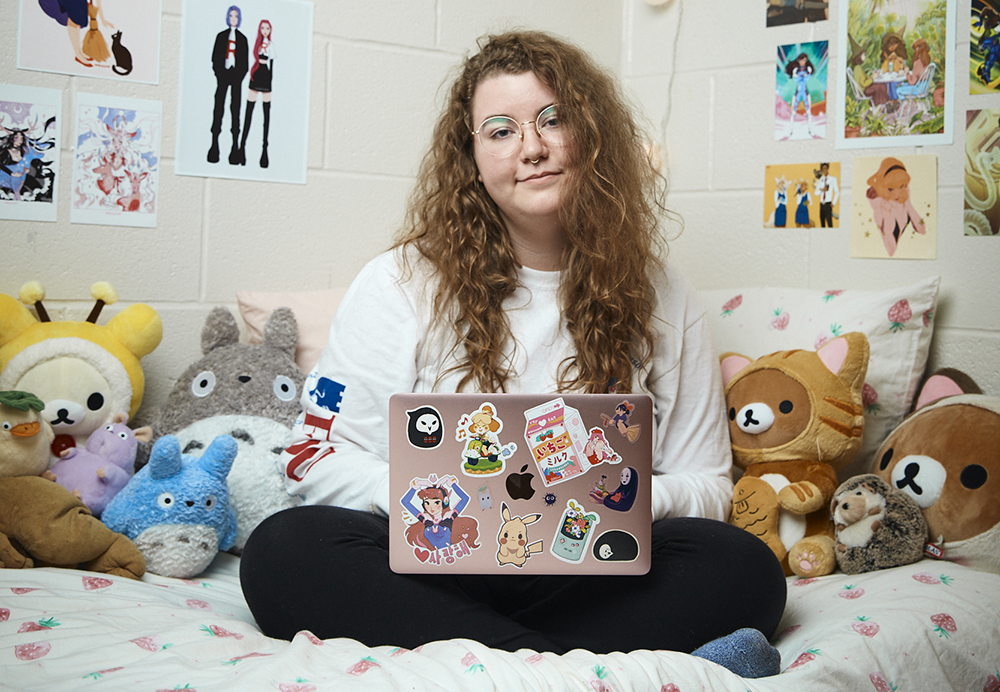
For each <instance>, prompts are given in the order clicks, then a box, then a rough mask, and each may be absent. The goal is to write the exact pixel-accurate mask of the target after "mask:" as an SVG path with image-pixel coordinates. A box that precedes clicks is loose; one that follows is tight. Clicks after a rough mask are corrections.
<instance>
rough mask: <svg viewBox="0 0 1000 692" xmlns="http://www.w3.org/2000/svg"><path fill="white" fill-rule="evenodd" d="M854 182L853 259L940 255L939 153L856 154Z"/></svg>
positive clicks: (926, 257) (923, 257)
mask: <svg viewBox="0 0 1000 692" xmlns="http://www.w3.org/2000/svg"><path fill="white" fill-rule="evenodd" d="M853 184H854V189H855V190H865V192H864V194H861V195H855V198H856V199H855V200H853V214H854V223H853V224H852V227H851V256H852V257H881V258H896V259H899V258H904V259H934V257H935V255H936V245H937V238H936V235H937V233H936V217H937V213H936V212H937V209H936V202H935V200H936V197H937V157H935V156H929V155H923V156H900V157H894V156H889V157H884V158H883V157H878V156H873V157H862V158H856V159H854V183H853ZM858 198H860V199H858Z"/></svg>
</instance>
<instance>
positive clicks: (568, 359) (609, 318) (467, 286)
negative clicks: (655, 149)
mask: <svg viewBox="0 0 1000 692" xmlns="http://www.w3.org/2000/svg"><path fill="white" fill-rule="evenodd" d="M644 141H645V140H644V138H643V136H642V133H641V132H640V131H639V130H638V128H637V126H636V124H635V121H634V119H633V117H632V114H631V112H630V111H629V109H628V107H627V106H626V104H625V103H624V101H623V98H622V97H621V95H620V92H619V89H618V87H617V85H616V83H615V82H614V80H613V79H612V78H611V77H609V76H608V75H607V74H605V73H604V72H603V71H602V70H600V69H599V68H597V67H596V66H595V65H594V63H593V62H592V61H591V60H590V59H589V58H588V57H587V56H586V55H585V54H584V53H583V52H582V51H580V50H579V49H578V48H576V47H574V46H572V45H569V44H567V43H565V42H563V41H561V40H559V39H556V38H554V37H551V36H549V35H547V34H541V33H534V32H518V33H510V34H503V35H499V36H492V37H487V38H485V39H483V40H482V42H481V44H480V50H479V52H478V53H477V54H476V55H474V56H472V57H470V58H469V59H467V60H466V61H465V63H464V66H463V69H462V71H461V74H460V75H459V76H458V78H457V79H456V81H455V82H454V84H453V86H452V88H451V91H450V95H449V98H448V102H447V105H446V107H445V109H444V113H442V114H441V116H440V117H439V118H438V119H437V120H436V121H435V130H434V137H433V144H432V146H431V150H430V152H429V153H428V154H427V156H426V157H425V159H424V162H423V164H422V168H421V170H420V172H419V174H418V176H417V180H418V181H419V182H418V183H417V188H416V190H415V191H414V193H413V196H412V199H411V204H410V209H409V213H408V216H407V223H406V226H405V228H404V229H403V233H402V234H401V236H400V238H399V240H398V242H397V243H396V246H395V247H394V248H393V249H392V250H391V251H390V252H387V253H386V254H383V255H381V256H379V257H377V258H376V259H374V260H373V261H372V262H371V263H369V264H368V266H367V267H366V268H365V269H364V270H362V272H361V273H360V274H359V276H358V277H357V278H356V279H355V281H354V283H353V285H352V287H351V289H350V291H349V292H348V294H347V295H346V296H345V298H344V300H343V302H342V303H341V305H340V307H339V310H338V312H337V316H336V318H335V320H334V324H333V325H332V327H331V337H330V341H329V343H328V344H327V347H326V348H325V350H324V352H323V355H322V357H321V360H320V362H319V363H318V365H317V367H316V371H315V373H314V375H315V376H316V377H322V378H326V379H329V380H332V381H334V382H336V383H339V386H342V387H343V393H342V397H341V398H340V400H339V402H338V403H337V405H336V409H337V412H336V416H335V418H334V419H333V421H332V426H331V428H330V431H329V435H326V433H325V431H324V432H321V433H319V434H318V435H315V436H314V437H308V436H307V435H306V430H305V429H297V431H296V434H297V435H298V436H299V437H298V439H297V440H296V441H295V442H294V443H293V445H292V446H291V448H290V449H291V450H301V451H303V453H306V452H307V451H308V452H309V453H310V454H311V456H309V458H308V459H304V457H301V456H300V457H293V456H292V455H291V454H286V457H285V458H286V459H292V460H293V462H294V463H295V464H296V466H295V468H294V469H292V468H289V473H288V476H289V478H290V480H289V481H288V483H289V485H290V486H291V487H290V489H291V491H292V492H296V493H301V494H302V495H303V496H304V497H305V500H306V503H308V504H309V505H313V506H304V507H299V508H296V509H294V510H291V511H286V512H282V513H279V514H276V515H274V516H272V517H270V518H269V519H267V520H265V522H263V523H262V524H261V526H260V527H258V529H257V530H256V531H255V532H254V534H253V535H252V536H251V537H250V539H249V541H248V542H247V544H246V548H245V550H244V553H243V559H242V561H241V580H242V584H243V589H244V593H245V594H246V597H247V602H248V603H249V604H250V608H251V610H252V612H253V613H254V616H255V618H256V619H257V622H258V624H259V626H260V627H261V629H262V630H263V631H264V632H265V633H266V634H268V635H271V636H276V637H283V638H291V637H293V636H294V635H295V633H296V632H297V631H299V630H301V629H310V630H311V631H312V632H313V633H315V634H317V635H319V636H321V637H351V638H355V639H358V640H360V641H362V642H364V643H365V644H367V645H370V646H372V645H382V644H392V645H395V646H404V647H414V646H418V645H420V644H423V643H425V641H426V639H427V633H426V630H424V629H423V628H422V626H421V624H420V622H418V621H413V620H412V619H410V618H405V617H401V616H400V615H401V614H403V613H405V612H409V611H410V610H411V609H412V606H413V604H414V603H427V604H430V603H433V604H435V608H439V609H441V610H442V611H443V612H448V613H449V614H450V615H451V616H450V617H449V618H446V619H444V620H443V621H442V622H440V623H439V627H437V628H436V629H435V632H434V637H435V638H437V639H449V638H454V637H466V638H473V639H476V640H478V641H480V642H482V643H484V644H486V645H488V646H491V647H497V648H502V649H507V650H512V651H513V650H517V649H519V648H530V649H534V650H536V651H552V652H559V653H562V652H565V651H568V650H570V649H572V648H576V647H582V648H587V649H590V650H591V651H599V652H608V651H613V650H621V651H631V650H634V649H640V648H647V649H671V650H679V651H688V652H690V651H692V650H694V649H695V648H696V647H699V646H700V645H702V644H705V643H706V642H710V641H713V640H717V639H718V640H719V641H715V642H714V643H713V644H712V645H711V646H709V647H708V649H703V650H702V651H700V653H701V654H705V655H710V656H712V657H713V660H717V661H720V662H723V661H729V662H730V665H734V667H735V668H737V669H738V670H740V672H741V673H745V674H747V675H761V674H771V673H775V672H777V665H778V664H777V661H776V653H777V652H776V651H775V650H774V649H773V648H771V647H770V646H769V645H768V644H767V642H766V638H765V637H766V636H770V635H771V634H772V633H773V631H774V629H775V627H776V626H777V623H778V621H779V619H780V617H781V614H782V611H783V608H784V602H785V579H784V574H783V572H782V569H781V567H780V566H779V564H778V562H777V560H776V559H775V557H774V555H773V553H771V551H770V550H769V549H767V547H766V546H765V545H764V543H763V542H762V541H760V540H758V539H757V538H755V537H753V536H752V535H750V534H749V533H746V532H744V531H740V530H738V529H736V528H735V527H733V526H730V525H729V524H726V523H724V521H723V520H725V519H726V518H727V517H728V514H729V507H730V498H731V493H732V481H731V476H730V471H731V463H732V462H731V453H730V443H729V439H728V435H727V423H726V418H725V403H724V399H723V395H722V386H721V375H720V371H719V365H718V361H717V358H716V356H715V354H714V349H713V345H712V341H711V335H710V332H709V327H708V323H707V320H706V315H705V311H704V309H703V308H702V307H701V306H700V304H699V303H698V301H697V299H696V296H695V293H694V291H693V289H692V288H691V286H690V284H689V283H688V282H687V281H685V280H684V278H683V277H682V276H681V275H680V274H679V273H678V272H677V271H675V270H674V269H673V268H672V267H671V268H668V267H665V266H664V263H663V262H662V261H661V260H660V259H659V257H658V254H657V251H658V250H659V249H660V248H658V245H659V239H660V237H661V235H660V227H659V216H658V213H659V212H661V211H662V209H663V208H662V206H661V203H660V202H661V199H662V195H663V193H664V191H663V188H662V185H661V182H662V177H661V176H659V174H658V173H657V172H656V171H655V170H654V169H653V168H652V166H651V165H650V160H649V157H648V156H647V154H646V151H645V149H644V147H643V142H644ZM431 390H438V391H459V390H467V391H479V392H503V391H507V392H517V391H545V392H557V391H565V392H569V391H579V392H607V391H617V392H620V393H627V392H631V391H636V392H639V391H642V392H648V393H649V394H650V395H652V396H653V398H654V399H655V402H656V404H655V406H656V419H655V425H654V426H653V428H654V429H652V430H649V431H648V434H649V435H651V436H652V438H653V440H654V449H655V461H654V469H655V474H656V475H655V476H654V478H653V479H652V483H653V489H652V495H653V508H652V510H653V515H654V517H655V518H656V521H655V523H654V525H653V543H652V549H651V550H652V553H653V555H652V562H653V565H652V568H651V570H650V572H649V574H647V575H644V576H641V577H595V576H590V577H567V576H566V575H552V576H527V577H526V576H524V575H511V574H507V575H496V576H482V575H449V576H435V575H420V576H417V575H397V574H395V573H393V572H392V571H390V569H389V566H388V556H387V548H388V543H389V537H388V528H387V526H388V525H387V521H386V519H385V516H384V515H387V514H389V513H390V512H398V511H399V509H398V505H397V504H396V503H394V502H392V500H391V498H390V497H389V493H388V464H387V461H386V459H387V447H388V439H387V434H386V427H387V424H386V416H387V409H388V399H389V397H390V395H391V394H393V393H395V392H400V391H431ZM303 404H304V405H306V406H308V407H310V408H309V410H310V411H312V412H315V413H316V414H317V415H324V413H325V417H327V418H329V417H330V413H331V411H329V410H328V411H325V412H321V411H319V410H318V409H317V407H316V404H315V403H313V402H312V400H311V399H310V397H309V395H308V393H306V394H305V396H304V397H303ZM643 434H647V433H646V431H644V433H643ZM303 469H305V470H303ZM290 585H294V586H293V588H289V586H290ZM587 593H592V594H606V595H609V594H615V597H617V598H620V599H621V600H622V601H626V602H628V604H627V605H626V607H625V610H626V612H629V613H631V614H633V615H634V618H633V617H631V616H630V622H629V623H628V626H627V627H621V628H613V629H611V628H607V627H603V626H595V624H594V622H593V619H592V616H591V615H589V613H588V609H587V608H581V607H579V599H580V596H581V594H587ZM749 594H752V597H750V596H748V595H749ZM456 614H459V615H456ZM742 628H753V630H745V629H742ZM738 630H739V631H738ZM731 633H733V634H731ZM762 633H763V634H762ZM725 635H729V636H726V637H725V638H724V639H719V638H721V637H723V636H725ZM733 661H738V662H739V663H741V664H745V667H743V668H740V667H739V666H736V665H735V664H734V663H733Z"/></svg>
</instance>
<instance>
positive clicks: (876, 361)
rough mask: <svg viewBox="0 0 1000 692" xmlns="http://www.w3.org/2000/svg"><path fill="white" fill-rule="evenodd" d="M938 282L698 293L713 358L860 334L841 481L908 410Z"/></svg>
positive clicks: (864, 463)
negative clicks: (860, 418) (854, 444)
mask: <svg viewBox="0 0 1000 692" xmlns="http://www.w3.org/2000/svg"><path fill="white" fill-rule="evenodd" d="M939 283H940V277H931V278H928V279H925V280H923V281H921V282H919V283H916V284H913V285H912V286H905V287H902V288H894V289H888V290H882V291H863V290H856V289H846V290H829V291H822V290H810V289H800V288H749V289H723V290H713V291H700V295H701V298H702V301H703V302H704V304H705V308H706V310H707V312H708V319H709V323H710V324H711V327H712V332H713V334H714V336H715V344H716V347H717V349H718V351H719V353H720V354H721V353H725V352H727V351H732V352H735V353H740V354H742V355H745V356H747V357H748V358H753V359H756V358H759V357H760V356H763V355H767V354H768V353H773V352H775V351H785V350H790V349H794V348H801V349H807V350H817V349H818V348H819V347H820V346H822V345H823V344H824V343H826V342H827V341H828V340H830V339H831V338H833V337H836V336H839V335H841V334H846V333H847V332H862V333H864V335H865V336H866V337H868V343H869V347H870V350H871V360H870V361H869V364H868V374H867V377H866V378H865V386H864V390H863V393H862V398H863V400H864V407H865V433H864V442H863V444H862V447H861V451H860V452H859V453H858V457H857V458H856V459H855V461H854V462H853V463H852V464H851V465H850V466H849V467H848V468H846V469H844V470H843V471H841V473H840V477H841V478H842V479H845V478H849V477H851V476H854V475H857V474H859V473H866V472H868V470H869V467H870V463H871V461H872V459H871V457H872V455H873V454H874V453H875V452H876V451H877V449H878V447H879V446H880V445H881V444H882V442H883V441H884V440H885V438H886V437H888V435H889V433H890V432H891V431H892V430H893V429H894V428H895V427H896V426H897V425H899V423H900V422H901V421H902V420H903V417H904V416H905V415H906V414H907V413H908V412H909V410H910V406H911V403H912V399H913V396H914V394H915V393H916V391H917V387H918V385H919V384H920V379H921V377H922V376H923V374H924V366H925V365H926V363H927V354H928V351H929V350H930V342H931V335H932V334H933V331H934V308H935V304H936V300H937V294H938V284H939Z"/></svg>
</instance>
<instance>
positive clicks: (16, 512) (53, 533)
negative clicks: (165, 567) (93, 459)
mask: <svg viewBox="0 0 1000 692" xmlns="http://www.w3.org/2000/svg"><path fill="white" fill-rule="evenodd" d="M44 407H45V405H44V404H43V403H42V401H41V400H40V399H38V398H37V397H35V396H33V395H32V394H29V393H27V392H17V391H9V392H0V567H3V568H6V569H22V568H27V567H45V566H51V567H78V566H81V565H82V566H84V567H85V568H86V569H88V570H90V571H93V572H103V573H105V574H115V575H118V576H122V577H129V578H130V579H138V578H140V577H141V576H142V575H143V573H144V572H145V571H146V562H145V560H144V558H143V556H142V553H140V552H139V549H138V548H136V547H135V545H134V544H133V543H132V541H130V540H129V539H128V538H126V537H125V536H123V535H121V534H119V533H115V532H114V531H112V530H111V529H109V528H108V527H107V526H105V525H104V524H102V523H101V521H100V520H99V519H97V518H95V517H94V516H92V515H91V513H90V510H89V509H87V507H86V506H84V504H83V503H82V502H80V500H79V499H77V498H76V497H74V496H73V494H72V493H71V492H69V491H68V490H66V488H64V487H62V486H61V485H58V484H56V483H55V482H54V481H51V480H48V479H47V478H43V477H42V474H44V473H46V470H45V469H46V466H47V465H48V448H49V444H50V443H51V442H52V438H53V432H52V428H51V427H50V426H49V424H48V423H46V422H45V421H44V420H43V419H42V418H40V417H39V412H40V411H42V409H43V408H44Z"/></svg>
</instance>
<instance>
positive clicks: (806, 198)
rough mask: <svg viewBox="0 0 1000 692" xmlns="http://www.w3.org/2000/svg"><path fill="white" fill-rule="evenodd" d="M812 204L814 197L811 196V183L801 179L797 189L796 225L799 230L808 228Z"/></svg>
mask: <svg viewBox="0 0 1000 692" xmlns="http://www.w3.org/2000/svg"><path fill="white" fill-rule="evenodd" d="M811 203H812V195H810V194H809V183H807V182H806V181H805V180H804V179H802V178H799V183H798V186H797V187H796V189H795V225H796V226H798V227H799V228H808V227H809V226H810V225H811V222H810V221H809V205H810V204H811Z"/></svg>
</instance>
